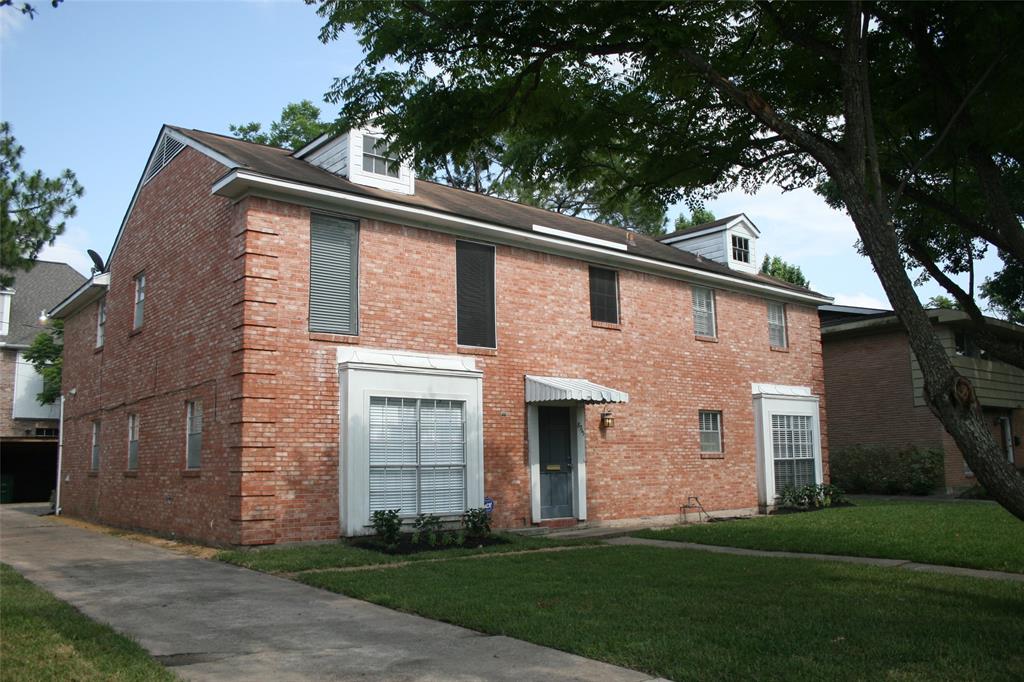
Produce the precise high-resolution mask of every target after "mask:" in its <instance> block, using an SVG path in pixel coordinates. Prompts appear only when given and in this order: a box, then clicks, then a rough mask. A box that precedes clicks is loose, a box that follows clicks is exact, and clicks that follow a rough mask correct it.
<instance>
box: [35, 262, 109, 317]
mask: <svg viewBox="0 0 1024 682" xmlns="http://www.w3.org/2000/svg"><path fill="white" fill-rule="evenodd" d="M109 287H110V273H109V272H101V273H99V274H96V275H93V276H92V277H91V278H90V279H88V280H86V281H85V282H84V283H83V284H82V285H81V286H80V287H78V288H77V289H75V290H74V291H73V292H71V294H70V295H69V296H68V297H67V298H65V299H64V300H63V301H61V302H60V303H58V304H57V305H55V306H54V307H53V308H52V309H51V310H49V311H48V312H47V313H46V314H47V316H49V317H62V316H64V315H70V314H71V313H74V312H76V311H78V310H79V309H81V308H82V307H83V306H86V305H88V304H89V303H92V302H93V301H94V300H96V299H97V298H99V297H100V296H101V295H102V294H103V292H104V291H106V290H107V289H108V288H109ZM76 303H77V305H76Z"/></svg>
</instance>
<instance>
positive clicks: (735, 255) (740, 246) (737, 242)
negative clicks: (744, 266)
mask: <svg viewBox="0 0 1024 682" xmlns="http://www.w3.org/2000/svg"><path fill="white" fill-rule="evenodd" d="M732 259H733V260H738V261H739V262H741V263H749V262H750V240H749V239H747V238H746V237H741V236H739V235H736V234H734V235H733V236H732Z"/></svg>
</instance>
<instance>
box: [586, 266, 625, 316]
mask: <svg viewBox="0 0 1024 682" xmlns="http://www.w3.org/2000/svg"><path fill="white" fill-rule="evenodd" d="M590 319H591V320H594V321H595V322H611V323H613V324H618V322H619V273H617V272H615V271H614V270H606V269H605V268H594V267H592V268H590Z"/></svg>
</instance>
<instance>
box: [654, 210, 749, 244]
mask: <svg viewBox="0 0 1024 682" xmlns="http://www.w3.org/2000/svg"><path fill="white" fill-rule="evenodd" d="M737 218H746V216H745V215H744V214H742V213H736V214H733V215H728V216H725V217H724V218H718V219H716V220H710V221H708V222H706V223H701V224H699V225H691V226H690V227H684V228H683V229H681V230H676V231H675V232H669V233H668V234H662V235H658V241H659V242H664V241H667V240H669V239H673V238H675V237H685V236H686V235H689V234H692V233H694V232H703V231H705V230H707V231H708V232H711V231H713V230H715V229H716V228H723V229H724V228H725V227H726V226H727V225H729V223H731V222H733V221H734V220H736V219H737ZM748 222H749V220H748ZM751 224H753V223H751Z"/></svg>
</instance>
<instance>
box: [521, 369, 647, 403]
mask: <svg viewBox="0 0 1024 682" xmlns="http://www.w3.org/2000/svg"><path fill="white" fill-rule="evenodd" d="M526 402H528V403H547V402H565V403H570V402H571V403H628V402H629V394H628V393H625V392H624V391H617V390H615V389H614V388H608V387H607V386H601V385H600V384H595V383H593V382H591V381H587V380H585V379H567V378H564V377H535V376H530V375H526Z"/></svg>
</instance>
